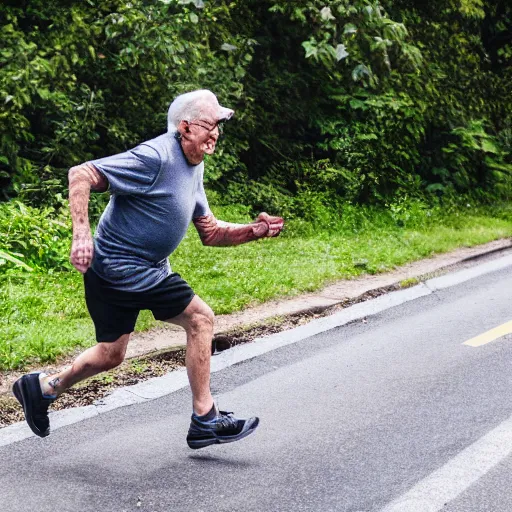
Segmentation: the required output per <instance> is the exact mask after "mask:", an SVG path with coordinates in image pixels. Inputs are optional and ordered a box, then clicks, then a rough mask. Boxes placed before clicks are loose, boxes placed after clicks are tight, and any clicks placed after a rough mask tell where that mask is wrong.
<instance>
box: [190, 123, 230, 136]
mask: <svg viewBox="0 0 512 512" xmlns="http://www.w3.org/2000/svg"><path fill="white" fill-rule="evenodd" d="M204 123H205V124H210V123H208V122H207V121H204ZM188 124H195V125H196V126H200V127H201V128H204V129H205V130H208V131H209V132H212V131H213V130H215V128H218V130H219V135H222V134H223V133H224V121H223V120H221V121H217V122H216V123H212V124H210V126H205V125H204V124H201V123H197V122H195V123H193V122H191V121H189V123H188Z"/></svg>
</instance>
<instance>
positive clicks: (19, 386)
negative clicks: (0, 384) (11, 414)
mask: <svg viewBox="0 0 512 512" xmlns="http://www.w3.org/2000/svg"><path fill="white" fill-rule="evenodd" d="M12 392H13V393H14V396H15V397H16V399H17V400H18V402H19V403H20V404H21V407H23V413H24V414H25V420H26V422H27V424H28V426H29V427H30V430H32V432H34V434H35V435H36V436H39V437H46V436H48V435H50V429H49V428H47V429H46V430H45V431H44V432H41V431H40V430H39V429H38V428H37V427H36V426H35V424H34V420H33V419H32V408H31V407H28V404H29V403H30V400H29V399H28V393H27V390H26V389H25V383H24V380H23V377H22V378H21V379H18V380H17V381H16V382H15V383H14V385H13V387H12Z"/></svg>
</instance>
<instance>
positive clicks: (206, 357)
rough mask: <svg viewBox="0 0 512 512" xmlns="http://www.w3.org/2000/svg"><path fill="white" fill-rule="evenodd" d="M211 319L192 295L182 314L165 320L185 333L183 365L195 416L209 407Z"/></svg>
mask: <svg viewBox="0 0 512 512" xmlns="http://www.w3.org/2000/svg"><path fill="white" fill-rule="evenodd" d="M213 319H214V314H213V311H212V309H211V308H210V306H208V304H206V303H205V302H204V301H203V300H202V299H200V298H199V297H198V296H197V295H195V296H194V298H193V299H192V301H191V302H190V304H189V305H188V306H187V308H186V309H185V311H183V313H181V314H180V315H178V316H177V317H175V318H171V319H169V320H167V322H169V323H173V324H176V325H179V326H181V327H183V328H184V329H185V331H186V333H187V354H186V357H185V363H186V365H187V374H188V380H189V382H190V388H191V389H192V397H193V404H192V405H193V408H194V412H195V413H196V414H197V415H198V416H203V415H205V414H207V413H208V412H209V411H210V410H211V408H212V406H213V397H212V394H211V391H210V358H211V350H212V337H213Z"/></svg>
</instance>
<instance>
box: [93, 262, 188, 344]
mask: <svg viewBox="0 0 512 512" xmlns="http://www.w3.org/2000/svg"><path fill="white" fill-rule="evenodd" d="M84 285H85V302H86V303H87V309H88V310H89V314H90V315H91V318H92V321H93V322H94V327H95V328H96V340H97V341H98V342H105V341H106V342H111V341H116V340H117V339H118V338H119V337H121V336H122V335H123V334H128V333H131V332H133V330H134V329H135V323H136V322H137V317H138V316H139V312H140V311H141V310H142V309H149V310H151V312H152V313H153V316H154V317H155V319H156V320H169V319H170V318H174V317H175V316H177V315H179V314H180V313H182V312H183V311H184V310H185V309H186V307H187V306H188V305H189V304H190V302H191V300H192V299H193V298H194V292H193V291H192V288H190V286H189V285H188V284H187V283H186V282H185V281H184V280H183V279H182V278H181V276H180V275H179V274H171V275H170V276H168V277H166V278H165V279H164V280H163V281H162V282H160V283H158V284H157V285H156V286H155V287H154V288H151V289H150V290H147V291H144V292H128V291H123V290H116V289H114V288H112V287H111V286H110V284H109V282H108V281H105V280H104V279H102V278H101V277H99V276H98V274H96V273H95V272H94V271H93V270H92V269H89V270H88V271H87V272H86V273H85V275H84Z"/></svg>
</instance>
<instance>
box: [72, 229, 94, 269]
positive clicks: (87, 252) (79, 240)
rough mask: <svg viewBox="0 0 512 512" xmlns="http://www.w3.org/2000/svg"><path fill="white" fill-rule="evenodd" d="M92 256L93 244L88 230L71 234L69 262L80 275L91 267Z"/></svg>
mask: <svg viewBox="0 0 512 512" xmlns="http://www.w3.org/2000/svg"><path fill="white" fill-rule="evenodd" d="M93 256H94V243H93V241H92V236H91V233H90V231H89V230H87V231H81V232H78V233H73V243H72V244H71V254H70V257H69V261H70V262H71V264H72V265H73V266H74V267H75V268H76V269H77V270H78V271H79V272H81V273H82V274H85V273H86V272H87V269H88V268H89V267H90V266H91V263H92V258H93Z"/></svg>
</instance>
